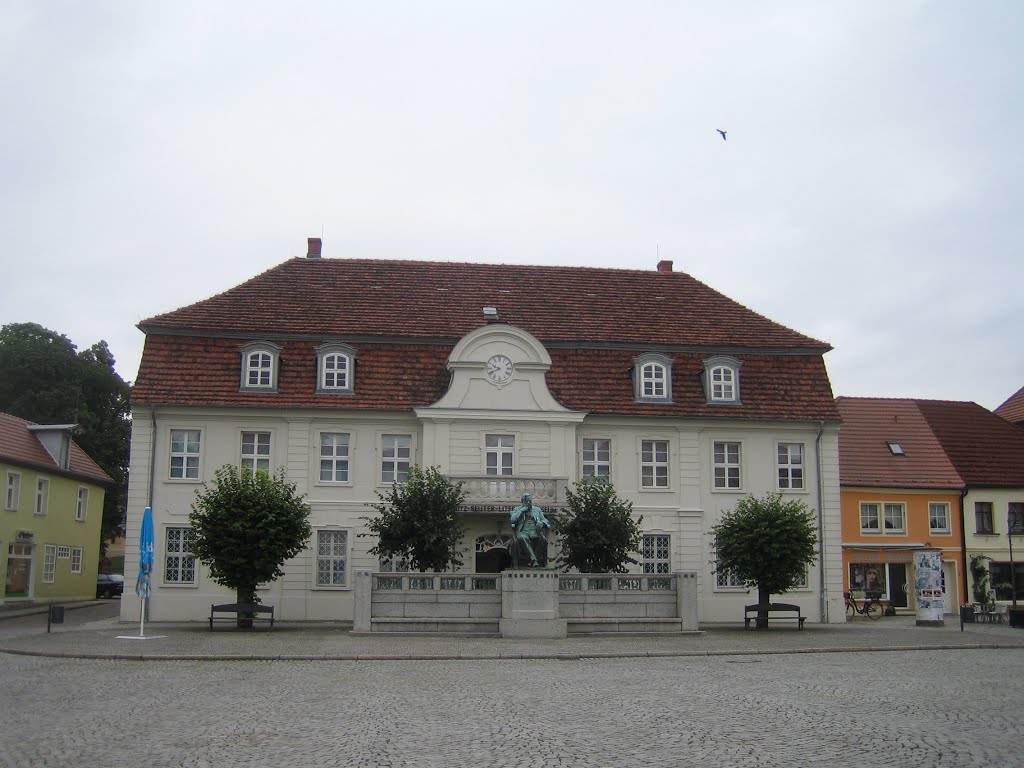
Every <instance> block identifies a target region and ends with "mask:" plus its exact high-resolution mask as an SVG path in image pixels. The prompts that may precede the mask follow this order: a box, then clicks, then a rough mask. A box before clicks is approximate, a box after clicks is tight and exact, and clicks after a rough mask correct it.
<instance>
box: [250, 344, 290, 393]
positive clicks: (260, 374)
mask: <svg viewBox="0 0 1024 768" xmlns="http://www.w3.org/2000/svg"><path fill="white" fill-rule="evenodd" d="M280 353H281V348H280V347H278V346H277V345H276V344H270V343H269V342H265V341H260V342H253V343H251V344H246V345H245V346H244V347H242V384H241V389H243V390H271V391H273V390H275V389H276V388H277V366H278V360H279V356H280Z"/></svg>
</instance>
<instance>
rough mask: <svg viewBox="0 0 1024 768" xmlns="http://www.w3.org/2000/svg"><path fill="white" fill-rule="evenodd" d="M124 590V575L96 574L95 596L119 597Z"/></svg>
mask: <svg viewBox="0 0 1024 768" xmlns="http://www.w3.org/2000/svg"><path fill="white" fill-rule="evenodd" d="M122 592H124V576H122V575H121V574H120V573H98V574H96V597H97V598H104V597H120V596H121V593H122Z"/></svg>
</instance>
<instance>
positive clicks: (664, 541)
mask: <svg viewBox="0 0 1024 768" xmlns="http://www.w3.org/2000/svg"><path fill="white" fill-rule="evenodd" d="M670 545H671V541H670V537H669V535H668V534H667V533H646V534H644V543H643V552H642V554H643V568H644V573H671V572H672V554H671V553H672V549H671V546H670Z"/></svg>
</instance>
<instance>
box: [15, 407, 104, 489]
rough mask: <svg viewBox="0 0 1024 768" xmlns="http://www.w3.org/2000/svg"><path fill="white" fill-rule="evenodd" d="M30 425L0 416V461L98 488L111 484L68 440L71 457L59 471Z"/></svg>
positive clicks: (85, 455)
mask: <svg viewBox="0 0 1024 768" xmlns="http://www.w3.org/2000/svg"><path fill="white" fill-rule="evenodd" d="M29 425H34V422H31V421H26V420H25V419H19V418H18V417H17V416H11V415H10V414H9V413H0V461H7V462H10V463H12V464H18V465H19V466H26V467H32V468H34V469H40V470H43V471H46V472H52V473H54V474H65V475H72V476H75V477H78V478H81V479H85V480H90V481H92V482H95V483H99V484H101V485H109V484H110V483H112V482H113V481H112V480H111V479H110V476H109V475H108V474H107V473H106V472H104V471H103V470H102V469H101V468H100V466H99V465H98V464H97V463H96V462H95V461H93V460H92V459H91V458H89V455H88V454H87V453H86V452H85V451H83V450H82V449H81V448H80V447H79V446H78V444H77V443H76V442H75V441H74V440H72V441H71V456H70V461H69V465H68V469H67V470H62V469H61V468H60V466H59V465H58V464H57V462H56V461H54V460H53V457H52V456H51V455H50V454H49V452H48V451H47V450H46V448H44V447H43V444H42V443H40V442H39V440H38V439H37V438H36V436H35V435H34V434H33V433H32V432H31V431H30V430H29V429H28V426H29Z"/></svg>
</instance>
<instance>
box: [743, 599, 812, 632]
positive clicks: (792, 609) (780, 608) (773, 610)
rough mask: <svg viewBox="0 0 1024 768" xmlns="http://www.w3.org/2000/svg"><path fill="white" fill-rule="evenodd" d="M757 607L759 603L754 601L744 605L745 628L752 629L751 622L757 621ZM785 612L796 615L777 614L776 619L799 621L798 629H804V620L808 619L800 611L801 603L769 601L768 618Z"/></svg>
mask: <svg viewBox="0 0 1024 768" xmlns="http://www.w3.org/2000/svg"><path fill="white" fill-rule="evenodd" d="M757 609H758V605H757V603H754V604H753V605H748V606H745V607H744V609H743V628H744V629H750V622H751V621H754V622H756V621H757ZM784 613H794V614H796V615H795V616H776V617H775V620H776V621H778V620H779V619H783V620H786V621H795V622H797V629H803V628H804V622H805V621H806V620H807V617H806V616H804V615H803V614H801V613H800V606H799V605H793V604H792V603H768V618H769V619H771V618H772V614H784ZM754 626H755V627H756V626H757V624H756V623H755V625H754Z"/></svg>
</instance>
